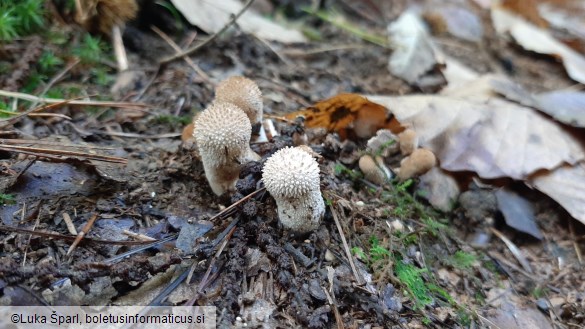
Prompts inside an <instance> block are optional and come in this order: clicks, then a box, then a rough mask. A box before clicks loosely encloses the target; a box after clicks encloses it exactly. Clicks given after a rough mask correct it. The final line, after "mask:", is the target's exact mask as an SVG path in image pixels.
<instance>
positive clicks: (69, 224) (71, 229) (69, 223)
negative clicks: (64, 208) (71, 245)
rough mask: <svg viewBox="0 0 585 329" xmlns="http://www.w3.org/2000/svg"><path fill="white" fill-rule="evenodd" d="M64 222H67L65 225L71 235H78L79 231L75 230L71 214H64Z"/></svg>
mask: <svg viewBox="0 0 585 329" xmlns="http://www.w3.org/2000/svg"><path fill="white" fill-rule="evenodd" d="M63 221H64V222H65V225H66V226H67V230H68V231H69V233H70V234H71V235H77V229H76V228H75V225H73V221H72V220H71V217H69V214H68V213H66V212H64V213H63Z"/></svg>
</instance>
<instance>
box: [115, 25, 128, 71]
mask: <svg viewBox="0 0 585 329" xmlns="http://www.w3.org/2000/svg"><path fill="white" fill-rule="evenodd" d="M112 44H113V47H114V54H115V56H116V62H117V63H118V72H122V71H126V70H127V69H128V56H126V49H125V48H124V42H123V41H122V30H121V29H120V26H119V25H114V26H112Z"/></svg>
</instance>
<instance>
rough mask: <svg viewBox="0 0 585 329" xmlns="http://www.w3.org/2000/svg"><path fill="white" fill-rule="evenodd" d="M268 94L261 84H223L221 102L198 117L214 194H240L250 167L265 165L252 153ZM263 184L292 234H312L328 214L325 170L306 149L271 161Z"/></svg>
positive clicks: (196, 133)
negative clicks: (245, 167) (321, 170)
mask: <svg viewBox="0 0 585 329" xmlns="http://www.w3.org/2000/svg"><path fill="white" fill-rule="evenodd" d="M262 112H263V104H262V93H261V92H260V89H259V88H258V86H257V85H256V83H255V82H254V81H252V80H250V79H247V78H245V77H240V76H235V77H231V78H228V79H226V80H224V81H222V82H221V83H219V84H218V85H217V87H216V89H215V99H214V101H213V102H212V104H211V105H209V106H208V107H207V108H206V109H205V110H204V111H203V112H201V113H200V114H199V115H197V116H196V117H195V118H194V128H193V137H194V138H195V142H196V143H197V147H198V148H199V153H200V156H201V161H202V163H203V169H204V170H205V176H206V177H207V181H208V182H209V185H210V186H211V189H212V190H213V192H214V193H215V194H217V195H222V194H224V193H226V192H231V191H234V190H235V186H236V182H237V180H238V177H239V173H240V170H241V168H242V167H243V165H244V164H246V163H247V162H250V161H258V160H260V156H259V155H258V154H256V153H255V152H254V151H253V150H252V149H251V148H250V140H251V138H252V134H253V128H252V127H253V126H254V127H255V128H258V132H255V133H257V134H259V133H260V132H259V131H260V130H261V129H262V127H261V122H262ZM262 180H263V181H264V185H265V186H266V190H267V191H268V192H269V193H270V195H272V197H273V198H274V199H275V201H276V205H277V207H278V218H279V220H280V223H281V224H282V226H283V227H284V228H286V229H289V230H292V231H295V232H298V233H307V232H310V231H313V230H315V229H317V228H318V227H319V223H320V221H321V219H322V218H323V216H324V214H325V203H324V201H323V198H322V196H321V190H320V181H319V165H318V163H317V161H316V160H315V159H314V158H313V156H312V155H310V154H309V153H308V152H307V151H305V150H304V149H303V148H302V147H286V148H283V149H281V150H279V151H277V152H276V153H274V154H273V155H272V156H271V157H270V158H268V159H267V160H266V162H265V164H264V167H263V169H262Z"/></svg>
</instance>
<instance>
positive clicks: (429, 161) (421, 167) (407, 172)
mask: <svg viewBox="0 0 585 329" xmlns="http://www.w3.org/2000/svg"><path fill="white" fill-rule="evenodd" d="M436 165H437V158H436V157H435V155H434V154H433V152H431V151H429V150H427V149H422V148H420V149H416V150H414V151H413V152H412V154H411V155H409V156H407V157H406V158H404V159H402V161H400V168H399V169H398V170H397V175H398V178H399V179H400V181H405V180H407V179H409V178H413V177H415V176H420V175H422V174H424V173H426V172H427V171H429V170H431V168H433V167H434V166H436Z"/></svg>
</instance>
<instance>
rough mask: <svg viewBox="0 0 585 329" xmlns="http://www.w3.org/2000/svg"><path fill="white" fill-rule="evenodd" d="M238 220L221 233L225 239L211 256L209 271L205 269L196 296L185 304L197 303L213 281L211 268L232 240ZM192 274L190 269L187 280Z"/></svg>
mask: <svg viewBox="0 0 585 329" xmlns="http://www.w3.org/2000/svg"><path fill="white" fill-rule="evenodd" d="M238 222H239V219H235V220H234V221H232V222H231V223H230V225H228V227H226V228H225V229H224V230H223V232H222V234H220V237H221V239H222V240H223V243H222V244H221V246H220V247H219V248H218V250H217V252H216V253H215V255H213V257H212V258H211V261H210V262H209V266H208V267H207V271H205V274H204V275H203V278H201V281H200V282H199V285H198V286H197V291H196V293H195V296H193V297H192V298H191V299H189V300H188V301H187V302H186V303H185V304H184V305H183V306H193V305H195V302H196V301H197V300H198V299H199V297H201V295H203V289H205V287H206V286H207V285H208V284H209V283H210V282H211V281H212V278H211V277H210V274H211V270H213V267H214V266H215V263H216V262H217V260H218V259H219V256H221V253H222V252H223V250H224V249H225V247H226V246H227V244H228V242H229V241H230V238H231V237H232V235H233V234H234V232H235V231H236V225H237V224H238ZM220 237H218V238H217V239H216V240H214V242H216V241H218V239H219V238H220ZM194 266H195V263H193V267H192V269H194ZM192 274H193V271H190V273H189V277H188V279H187V282H189V281H190V280H191V275H192Z"/></svg>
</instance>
